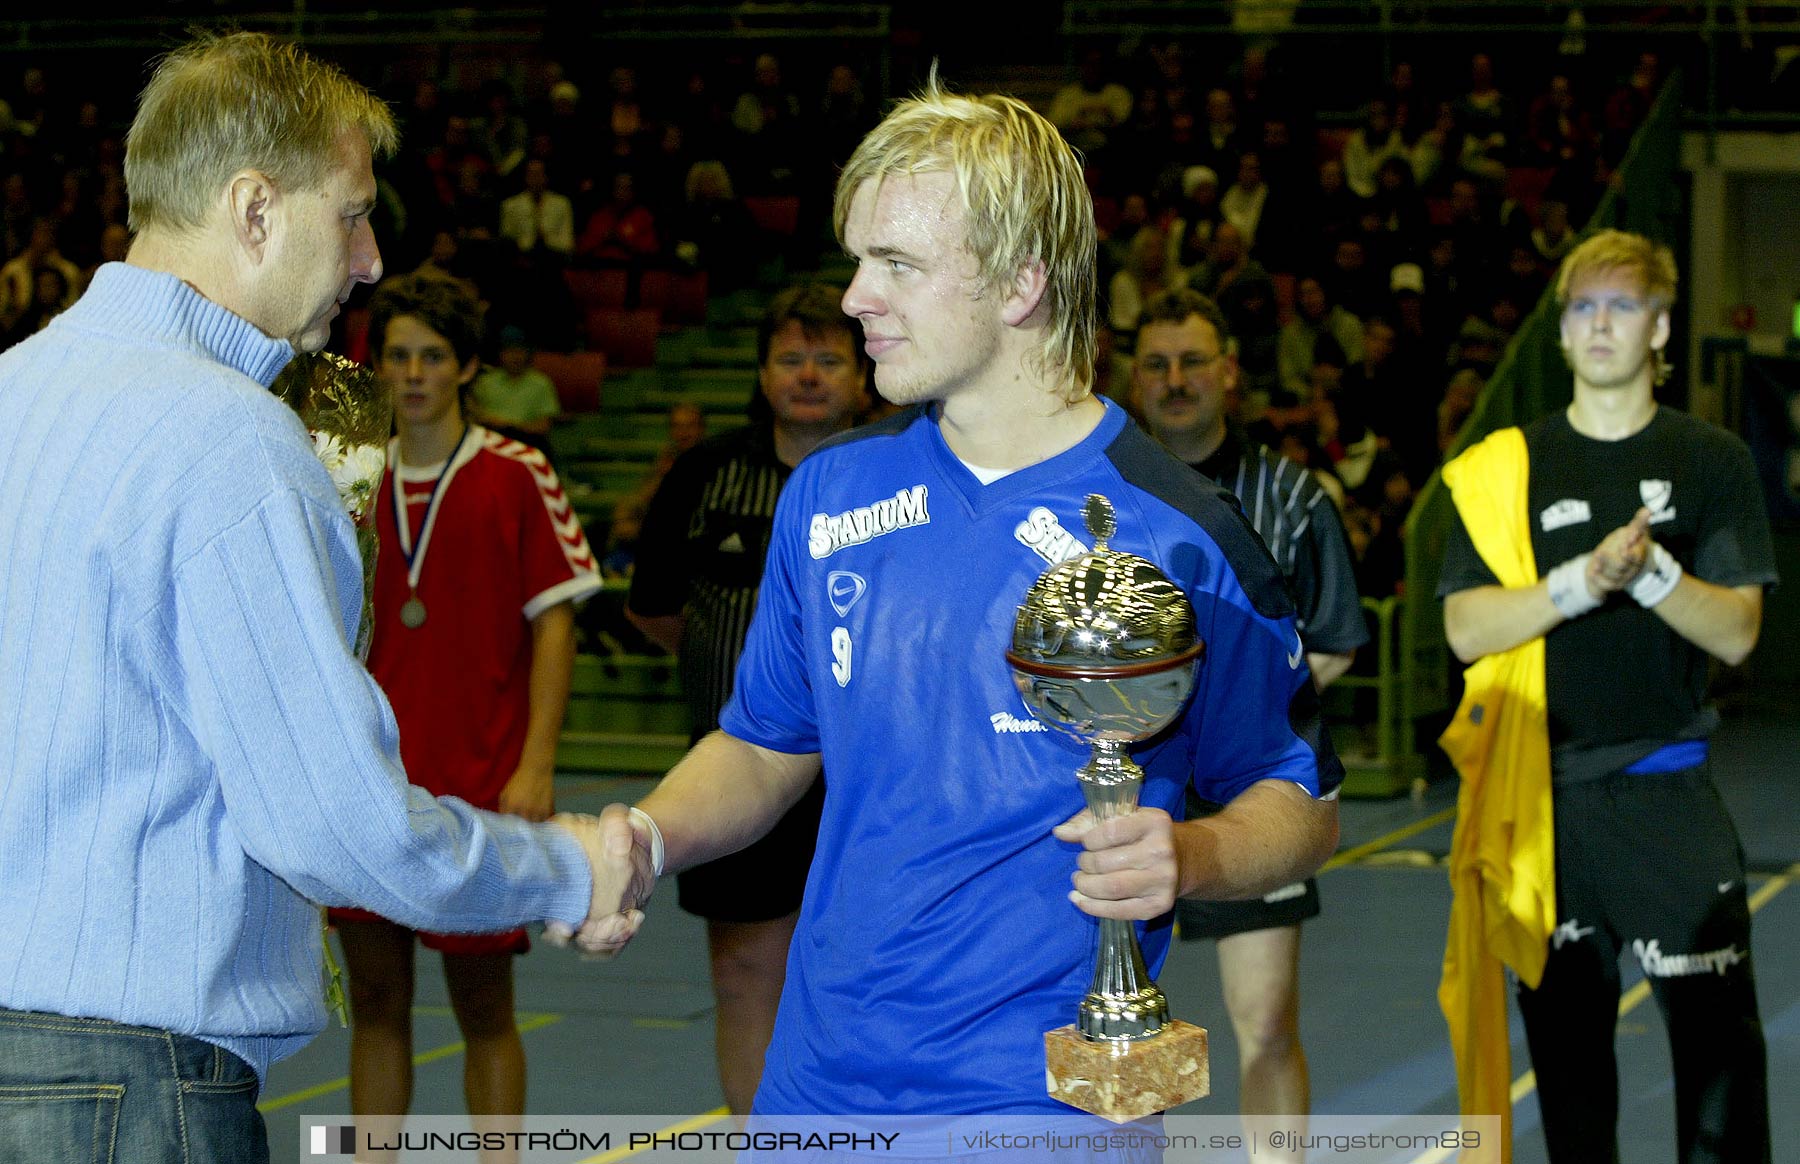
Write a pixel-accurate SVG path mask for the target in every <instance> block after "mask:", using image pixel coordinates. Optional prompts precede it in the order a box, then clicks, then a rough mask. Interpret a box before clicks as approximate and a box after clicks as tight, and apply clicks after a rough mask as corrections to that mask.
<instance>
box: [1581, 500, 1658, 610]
mask: <svg viewBox="0 0 1800 1164" xmlns="http://www.w3.org/2000/svg"><path fill="white" fill-rule="evenodd" d="M1649 556H1650V510H1649V509H1648V508H1647V507H1641V508H1639V509H1638V511H1637V513H1636V514H1635V515H1633V516H1632V519H1631V520H1630V521H1628V522H1626V523H1625V524H1624V525H1622V526H1620V527H1619V528H1618V529H1615V530H1613V531H1612V532H1611V533H1609V534H1607V535H1606V536H1605V537H1604V538H1602V539H1601V540H1600V544H1599V545H1598V546H1595V547H1594V552H1593V553H1592V554H1590V555H1589V556H1588V564H1587V585H1588V591H1589V593H1591V594H1593V596H1594V597H1595V598H1604V597H1605V596H1606V595H1608V594H1611V593H1612V592H1613V591H1615V590H1623V589H1625V588H1626V587H1628V586H1630V585H1631V584H1632V582H1634V581H1636V580H1637V576H1638V574H1639V573H1641V572H1642V571H1643V569H1644V563H1645V561H1647V560H1648V559H1649Z"/></svg>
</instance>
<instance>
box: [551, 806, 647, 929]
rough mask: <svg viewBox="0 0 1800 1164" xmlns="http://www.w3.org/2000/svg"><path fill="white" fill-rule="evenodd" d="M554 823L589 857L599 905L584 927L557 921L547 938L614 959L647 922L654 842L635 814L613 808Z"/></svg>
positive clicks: (558, 817) (559, 816)
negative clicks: (640, 827)
mask: <svg viewBox="0 0 1800 1164" xmlns="http://www.w3.org/2000/svg"><path fill="white" fill-rule="evenodd" d="M550 823H552V824H555V825H560V826H561V827H563V828H564V829H567V830H568V831H569V833H570V834H572V835H573V836H574V837H575V839H576V840H577V841H578V842H580V844H581V848H582V850H583V851H584V852H585V853H586V854H587V859H588V868H589V871H590V872H591V873H592V875H593V879H594V890H593V900H592V901H591V902H590V904H589V906H588V916H587V919H586V920H585V921H583V922H582V924H581V928H580V929H579V930H576V931H571V930H570V929H569V927H568V926H566V925H563V924H561V923H558V922H552V923H550V924H549V925H546V926H545V927H544V937H545V939H546V940H548V941H549V942H550V943H551V944H552V945H558V946H561V945H566V944H567V943H568V941H569V939H570V938H571V937H573V938H574V939H575V944H576V945H577V946H579V947H580V948H581V950H582V952H583V953H585V954H591V955H595V956H597V957H602V958H610V957H612V956H613V955H614V954H616V953H618V952H619V951H620V950H622V949H624V948H625V945H626V943H628V942H630V941H631V939H632V938H633V937H634V936H635V935H636V934H637V931H638V927H639V926H641V925H642V924H643V923H644V913H643V905H644V903H645V902H646V901H648V900H649V899H650V892H651V890H653V889H654V888H655V887H656V874H655V873H654V872H653V870H652V866H651V863H650V844H649V841H648V838H647V837H645V836H644V835H643V834H642V833H641V832H640V831H639V830H637V829H635V828H634V827H633V826H632V821H631V816H630V810H629V809H627V808H626V807H625V806H624V805H622V804H613V805H608V806H607V807H606V809H605V810H604V811H603V812H601V814H600V815H599V816H597V817H596V816H587V815H582V814H576V813H559V814H557V815H556V816H554V817H552V818H550Z"/></svg>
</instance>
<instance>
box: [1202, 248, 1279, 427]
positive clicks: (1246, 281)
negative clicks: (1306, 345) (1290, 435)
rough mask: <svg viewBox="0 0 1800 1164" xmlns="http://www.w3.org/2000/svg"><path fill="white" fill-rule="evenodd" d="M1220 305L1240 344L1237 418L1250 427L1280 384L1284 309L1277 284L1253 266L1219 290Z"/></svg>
mask: <svg viewBox="0 0 1800 1164" xmlns="http://www.w3.org/2000/svg"><path fill="white" fill-rule="evenodd" d="M1218 304H1219V309H1220V310H1221V311H1223V312H1224V313H1225V321H1226V323H1227V324H1228V325H1229V327H1230V329H1231V335H1232V338H1233V340H1234V341H1235V342H1236V343H1237V349H1238V350H1237V363H1238V373H1239V375H1238V383H1239V391H1238V418H1239V419H1240V420H1241V421H1243V422H1245V423H1249V422H1250V421H1251V420H1254V419H1255V418H1257V417H1259V416H1261V415H1262V414H1263V413H1264V412H1265V411H1266V410H1267V409H1268V407H1269V401H1270V399H1271V398H1272V397H1273V395H1274V394H1275V391H1276V388H1277V385H1278V384H1279V382H1280V376H1279V373H1278V365H1279V353H1280V348H1281V309H1280V305H1279V304H1278V303H1277V302H1276V299H1275V281H1274V280H1273V279H1272V278H1270V277H1269V274H1268V273H1267V272H1266V271H1264V270H1262V268H1261V266H1260V265H1259V264H1255V263H1252V264H1251V265H1249V266H1246V267H1245V269H1244V270H1243V271H1242V272H1241V273H1240V274H1239V275H1238V276H1237V277H1236V278H1234V279H1232V280H1231V282H1230V283H1228V284H1223V285H1221V286H1220V288H1219V298H1218Z"/></svg>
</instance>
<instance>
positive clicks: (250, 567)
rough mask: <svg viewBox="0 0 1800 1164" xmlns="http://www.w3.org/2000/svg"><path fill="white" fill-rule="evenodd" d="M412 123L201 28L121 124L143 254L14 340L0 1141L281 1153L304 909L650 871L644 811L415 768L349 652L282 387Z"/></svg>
mask: <svg viewBox="0 0 1800 1164" xmlns="http://www.w3.org/2000/svg"><path fill="white" fill-rule="evenodd" d="M393 143H394V129H393V122H392V120H391V118H390V117H389V115H388V113H387V111H386V109H385V108H384V107H382V106H381V105H380V103H379V102H377V101H376V100H375V99H374V98H373V97H371V96H370V95H369V94H368V93H367V91H366V90H363V89H362V88H361V87H360V86H357V85H355V84H354V83H353V82H351V81H349V80H348V79H347V78H345V77H344V76H343V75H342V74H341V73H338V72H337V71H336V70H335V69H332V68H330V67H329V66H325V65H321V64H320V63H318V62H316V61H313V60H311V59H310V58H308V57H306V56H305V55H304V54H301V53H299V52H298V51H297V50H294V49H292V48H291V47H287V46H283V45H280V44H278V43H276V42H274V41H271V40H270V39H269V38H266V37H262V36H258V35H251V34H239V35H235V36H229V37H223V38H205V39H202V40H201V41H198V42H196V43H195V44H193V45H190V46H188V47H187V48H186V49H184V50H181V51H179V52H177V53H176V54H174V55H173V56H171V57H170V58H168V59H167V60H165V62H164V63H163V64H162V65H161V66H160V67H159V69H158V71H157V73H156V76H155V78H154V79H153V80H152V82H151V84H150V87H149V88H148V89H147V90H146V91H145V95H144V99H143V102H142V105H141V106H140V109H139V113H138V117H137V120H136V121H135V122H134V124H133V126H132V130H131V135H130V137H129V139H128V144H127V161H126V175H127V182H128V186H129V190H130V200H131V215H132V224H133V226H134V227H135V228H136V229H137V230H138V237H137V240H136V242H135V243H134V245H133V247H132V250H131V252H130V255H129V258H128V259H127V261H126V262H125V263H122V264H111V265H108V266H106V267H103V268H102V269H101V270H100V272H99V273H98V275H97V276H96V278H95V280H94V283H93V286H92V287H91V289H90V290H89V291H88V293H87V294H86V296H84V297H83V298H82V299H81V301H80V302H78V303H77V304H76V305H75V306H74V307H73V308H71V309H70V310H69V311H68V312H66V313H65V314H63V315H62V316H60V317H59V318H58V319H56V320H55V322H54V323H53V324H52V325H51V326H50V327H49V328H47V329H46V330H45V331H43V332H42V333H40V334H39V335H37V336H36V337H34V338H33V339H31V340H29V341H27V342H26V343H24V344H22V345H20V346H19V347H17V348H14V349H13V350H11V351H9V352H7V353H6V354H5V355H4V356H0V497H4V498H5V499H6V500H5V503H4V504H3V505H0V933H4V934H5V935H6V937H5V940H4V941H3V942H0V1093H5V1094H6V1096H7V1098H8V1102H5V1103H0V1159H5V1160H23V1159H45V1160H49V1159H56V1160H61V1159H74V1158H76V1156H77V1151H79V1158H81V1159H89V1158H91V1156H90V1152H91V1150H92V1149H93V1148H94V1147H95V1146H96V1145H98V1146H99V1147H101V1148H103V1149H104V1150H105V1152H104V1154H103V1155H102V1157H101V1158H104V1159H117V1160H122V1161H133V1162H140V1161H152V1162H160V1161H165V1160H166V1161H175V1160H232V1161H243V1160H266V1159H267V1153H268V1148H267V1143H266V1136H265V1135H264V1131H263V1128H262V1123H261V1120H260V1117H258V1116H257V1114H256V1111H255V1107H254V1102H255V1096H256V1092H257V1089H258V1087H259V1085H260V1080H261V1078H262V1076H263V1075H264V1074H265V1072H266V1071H267V1069H268V1066H269V1064H270V1063H271V1062H273V1061H274V1060H276V1059H278V1058H280V1057H282V1056H283V1055H286V1054H289V1053H291V1052H293V1051H295V1050H296V1049H298V1048H299V1047H300V1046H301V1045H302V1044H304V1043H305V1042H306V1041H307V1040H308V1039H309V1038H311V1037H312V1036H313V1035H314V1034H315V1033H317V1032H318V1031H319V1030H320V1029H321V1028H322V1026H323V1024H324V1020H325V1011H324V1005H323V999H322V990H321V981H320V978H321V975H320V947H319V915H318V912H317V909H316V905H315V903H324V904H330V905H356V906H361V907H364V908H367V909H372V910H375V911H377V912H379V913H381V914H383V915H385V916H388V917H392V918H395V919H397V920H399V921H401V922H402V923H404V924H406V925H409V926H416V927H418V928H421V929H432V930H440V931H442V930H491V929H500V928H508V927H512V926H516V925H520V924H523V923H526V922H534V921H551V922H555V923H559V924H561V925H563V926H568V927H573V926H577V925H580V924H581V923H582V922H583V921H584V920H588V919H589V913H590V910H591V909H592V903H594V902H596V901H599V900H606V901H608V902H612V903H617V902H619V901H621V900H623V901H626V902H635V901H637V900H638V899H639V898H641V896H643V894H644V893H647V891H648V883H649V881H650V876H651V875H650V873H649V871H648V870H647V869H646V868H644V867H643V866H644V864H645V862H644V860H643V858H642V856H641V853H642V852H643V850H644V847H645V846H644V845H636V846H634V845H633V844H632V840H633V836H632V832H631V829H632V826H631V824H630V823H629V822H628V821H627V819H626V817H625V814H624V812H623V810H612V814H611V815H610V816H608V817H606V818H603V820H601V821H597V822H596V821H586V820H573V819H565V820H563V822H562V823H561V824H554V823H553V824H545V825H533V824H528V823H526V822H524V821H522V820H519V819H517V818H511V817H501V816H495V815H490V814H487V813H481V812H477V811H475V810H473V809H471V808H469V807H468V806H467V805H465V804H463V803H461V802H460V801H456V800H451V799H447V800H441V801H440V800H434V799H432V798H431V797H430V796H429V795H427V794H426V793H424V792H423V791H421V790H420V789H418V788H415V787H412V786H410V785H408V784H407V782H406V776H405V773H404V772H403V771H402V770H401V768H400V762H399V758H398V753H397V749H396V734H395V727H394V720H393V717H392V714H391V713H390V711H389V710H388V707H387V704H386V703H385V701H384V700H383V698H382V695H381V693H380V691H379V690H378V689H377V688H376V686H375V684H374V682H373V681H372V680H371V679H370V678H369V676H368V674H367V673H366V672H365V671H364V670H363V668H362V667H361V665H360V664H359V663H358V662H357V660H356V658H355V656H354V654H353V653H352V650H351V647H350V640H351V638H352V636H353V634H354V631H355V627H356V623H357V619H358V617H359V616H360V612H361V606H362V573H361V565H360V562H359V559H358V554H357V548H356V541H355V537H354V532H353V530H352V527H351V524H350V521H349V519H348V518H347V516H346V515H345V513H344V510H343V508H342V506H341V504H340V502H339V501H338V497H337V493H336V491H335V489H334V487H333V485H332V483H331V481H330V479H329V478H328V477H327V475H326V473H325V471H324V470H323V468H322V467H321V466H320V464H319V462H318V460H317V459H316V458H315V456H314V454H313V452H312V447H311V443H310V441H309V440H308V437H307V434H306V432H305V431H304V430H303V429H302V427H301V426H300V424H299V422H298V420H297V419H296V417H295V416H294V415H293V413H292V412H290V411H289V410H288V409H287V407H286V406H285V405H283V404H282V403H281V402H280V401H279V400H277V399H276V398H275V397H273V396H272V395H271V394H270V393H269V392H268V391H267V386H268V385H269V383H270V382H271V381H272V380H273V379H274V377H275V375H276V373H277V372H279V371H280V370H281V368H282V367H283V365H284V364H285V363H286V362H287V361H288V359H289V358H290V357H291V356H292V354H293V352H294V349H296V348H299V349H302V350H309V351H310V350H317V349H318V348H319V347H321V346H322V345H323V344H324V342H325V338H326V336H327V334H328V331H329V327H330V321H331V319H332V317H333V316H335V314H336V313H337V310H338V306H339V304H341V303H342V302H343V300H344V298H345V296H347V295H348V293H349V292H350V290H351V289H352V287H353V286H354V285H355V284H356V283H358V282H372V281H374V280H375V279H377V278H378V277H379V276H380V273H381V260H380V255H379V252H378V251H377V248H376V245H375V240H374V238H373V235H372V234H371V232H370V229H369V221H368V216H369V211H370V209H371V208H372V206H373V204H374V200H375V184H374V179H373V176H372V174H371V171H370V156H371V149H372V148H373V149H381V150H384V151H385V150H391V149H392V146H393ZM634 849H635V850H636V851H637V852H638V853H639V854H640V856H638V857H636V858H634V857H632V856H631V852H632V851H633V850H634ZM634 860H635V862H636V863H635V864H634V863H633V862H634ZM639 917H641V915H639V914H636V913H635V911H634V912H632V913H629V914H624V915H617V916H616V917H615V918H614V919H613V920H612V922H611V923H610V924H612V925H613V926H614V927H615V928H616V930H617V933H618V936H619V938H620V939H621V940H623V939H624V938H626V937H628V936H629V933H630V931H631V930H632V929H633V928H634V927H635V924H636V921H637V920H638V918H639ZM594 928H595V926H593V925H590V931H591V930H593V929H594ZM599 928H600V929H601V930H604V929H605V924H601V925H600V926H599Z"/></svg>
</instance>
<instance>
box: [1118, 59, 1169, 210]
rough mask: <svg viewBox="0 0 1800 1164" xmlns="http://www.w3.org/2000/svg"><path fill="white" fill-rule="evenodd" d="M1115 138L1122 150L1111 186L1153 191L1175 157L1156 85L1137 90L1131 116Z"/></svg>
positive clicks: (1165, 111) (1160, 96)
mask: <svg viewBox="0 0 1800 1164" xmlns="http://www.w3.org/2000/svg"><path fill="white" fill-rule="evenodd" d="M1113 138H1114V140H1115V141H1117V142H1118V143H1119V147H1118V149H1116V150H1114V151H1113V164H1112V165H1111V167H1110V172H1111V183H1110V184H1111V185H1113V186H1114V188H1116V189H1120V190H1150V189H1153V188H1154V187H1155V184H1156V180H1157V177H1158V175H1159V174H1161V172H1162V170H1163V167H1164V164H1165V162H1166V160H1167V159H1168V158H1170V157H1172V156H1174V153H1175V150H1174V144H1173V140H1172V138H1171V137H1170V133H1169V116H1168V109H1167V107H1166V106H1165V105H1164V104H1163V92H1162V90H1161V89H1160V88H1158V87H1157V86H1156V85H1154V84H1141V85H1139V86H1138V87H1137V95H1136V97H1135V98H1133V101H1132V107H1131V116H1130V117H1129V118H1128V119H1126V122H1125V124H1124V125H1123V126H1121V127H1120V128H1119V129H1118V130H1116V131H1114V134H1113Z"/></svg>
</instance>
